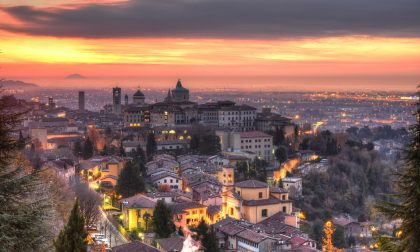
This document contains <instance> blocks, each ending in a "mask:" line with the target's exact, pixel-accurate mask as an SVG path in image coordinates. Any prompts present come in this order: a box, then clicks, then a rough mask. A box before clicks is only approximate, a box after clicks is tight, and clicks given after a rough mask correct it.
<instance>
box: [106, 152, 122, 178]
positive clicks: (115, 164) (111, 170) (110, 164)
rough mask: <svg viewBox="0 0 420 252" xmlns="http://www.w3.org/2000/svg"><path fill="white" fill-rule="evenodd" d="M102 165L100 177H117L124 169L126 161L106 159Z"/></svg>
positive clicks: (113, 158)
mask: <svg viewBox="0 0 420 252" xmlns="http://www.w3.org/2000/svg"><path fill="white" fill-rule="evenodd" d="M102 162H103V165H102V175H103V176H106V175H112V176H115V177H118V176H119V175H120V173H121V170H122V169H123V168H124V165H125V162H126V160H124V159H121V158H119V157H106V158H105V159H104V160H103V161H102Z"/></svg>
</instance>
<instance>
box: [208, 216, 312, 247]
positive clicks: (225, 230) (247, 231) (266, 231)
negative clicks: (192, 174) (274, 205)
mask: <svg viewBox="0 0 420 252" xmlns="http://www.w3.org/2000/svg"><path fill="white" fill-rule="evenodd" d="M287 216H288V215H287V214H285V213H278V214H276V215H274V216H272V217H270V218H268V219H266V220H264V221H262V222H260V223H257V224H252V223H250V222H248V221H246V220H235V219H232V218H229V217H227V218H225V219H221V220H220V221H219V222H217V223H215V224H214V225H213V227H214V228H215V230H216V234H221V236H217V237H219V238H218V240H219V244H220V246H221V247H222V248H224V249H225V251H247V252H248V251H255V252H257V251H261V252H265V251H270V252H271V251H317V250H316V242H315V241H314V240H312V239H310V238H308V235H307V234H305V233H303V232H302V231H300V230H299V228H297V227H293V226H290V225H288V224H286V223H285V222H284V221H285V217H287Z"/></svg>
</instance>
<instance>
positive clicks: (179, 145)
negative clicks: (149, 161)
mask: <svg viewBox="0 0 420 252" xmlns="http://www.w3.org/2000/svg"><path fill="white" fill-rule="evenodd" d="M188 146H189V144H188V141H187V140H179V139H178V140H177V139H174V140H161V141H158V142H157V150H158V151H165V150H182V149H187V148H188Z"/></svg>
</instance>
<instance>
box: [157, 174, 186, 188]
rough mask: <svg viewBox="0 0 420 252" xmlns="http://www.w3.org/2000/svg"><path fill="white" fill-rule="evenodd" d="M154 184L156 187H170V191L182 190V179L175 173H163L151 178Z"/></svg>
mask: <svg viewBox="0 0 420 252" xmlns="http://www.w3.org/2000/svg"><path fill="white" fill-rule="evenodd" d="M151 179H152V182H153V184H155V185H156V186H158V187H159V186H163V185H168V186H169V188H170V189H175V190H177V189H181V188H182V179H181V178H180V177H178V176H177V175H175V174H173V173H169V172H167V173H163V174H159V175H157V176H152V177H151Z"/></svg>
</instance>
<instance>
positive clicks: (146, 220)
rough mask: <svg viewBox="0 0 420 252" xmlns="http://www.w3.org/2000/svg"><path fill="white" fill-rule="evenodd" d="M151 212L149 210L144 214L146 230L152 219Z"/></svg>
mask: <svg viewBox="0 0 420 252" xmlns="http://www.w3.org/2000/svg"><path fill="white" fill-rule="evenodd" d="M150 217H151V216H150V214H149V213H148V212H146V213H144V214H143V220H144V223H145V224H146V231H147V230H149V221H150Z"/></svg>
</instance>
